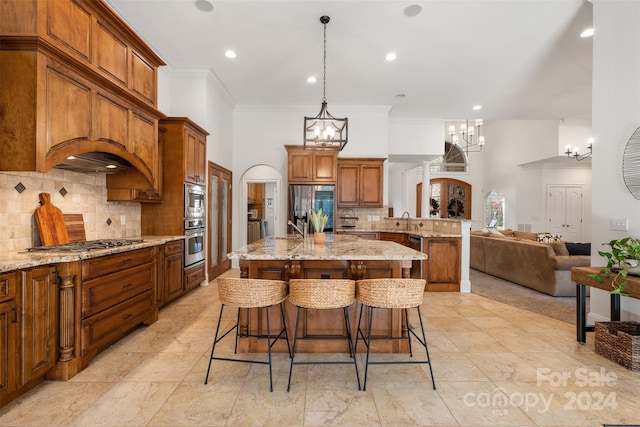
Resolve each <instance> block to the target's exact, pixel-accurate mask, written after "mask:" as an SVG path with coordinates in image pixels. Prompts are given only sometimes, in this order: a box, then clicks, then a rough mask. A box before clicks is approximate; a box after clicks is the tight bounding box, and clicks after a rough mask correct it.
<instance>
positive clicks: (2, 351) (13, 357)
mask: <svg viewBox="0 0 640 427" xmlns="http://www.w3.org/2000/svg"><path fill="white" fill-rule="evenodd" d="M16 283H17V275H16V273H15V272H11V273H4V274H0V406H2V405H4V404H5V403H6V402H8V401H9V400H10V395H11V393H13V392H14V391H15V390H16V388H17V386H18V371H19V369H20V365H19V362H20V356H19V355H20V349H19V346H18V328H19V325H20V323H19V318H18V304H17V302H16Z"/></svg>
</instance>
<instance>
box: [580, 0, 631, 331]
mask: <svg viewBox="0 0 640 427" xmlns="http://www.w3.org/2000/svg"><path fill="white" fill-rule="evenodd" d="M593 3H594V5H593V21H594V28H595V36H594V38H593V61H594V64H593V136H594V138H595V140H596V142H595V143H594V148H593V159H592V171H593V200H592V227H591V235H592V239H591V240H592V242H593V245H592V247H591V263H592V265H603V263H604V261H603V259H602V258H601V257H600V256H598V254H597V250H598V249H599V244H598V243H601V242H608V241H610V240H611V239H616V238H621V237H624V236H628V235H630V236H633V237H640V200H637V199H635V198H634V197H633V196H632V195H631V194H630V193H629V191H627V188H626V187H625V185H624V181H623V178H622V173H621V166H622V155H623V152H624V148H625V146H626V143H627V141H628V139H629V137H630V136H631V135H632V134H633V132H634V131H635V129H636V127H637V126H638V125H639V124H640V1H637V0H634V1H625V2H611V1H604V0H594V1H593ZM612 217H616V218H620V217H626V218H628V219H629V231H627V232H618V231H611V230H610V229H609V219H610V218H612ZM622 309H623V313H622V318H623V320H624V319H635V320H640V301H638V300H634V299H631V298H622ZM590 310H591V312H590V314H589V317H590V320H591V321H593V320H596V321H597V320H604V319H608V318H609V295H608V294H607V293H606V292H603V291H598V290H597V289H596V290H593V291H592V293H591V304H590Z"/></svg>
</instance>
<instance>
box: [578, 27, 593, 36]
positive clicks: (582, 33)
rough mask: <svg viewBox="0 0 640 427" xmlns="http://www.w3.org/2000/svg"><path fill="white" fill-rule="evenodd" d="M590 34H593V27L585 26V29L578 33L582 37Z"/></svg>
mask: <svg viewBox="0 0 640 427" xmlns="http://www.w3.org/2000/svg"><path fill="white" fill-rule="evenodd" d="M591 36H593V28H587V29H586V30H584V31H583V32H581V33H580V37H582V38H585V37H591Z"/></svg>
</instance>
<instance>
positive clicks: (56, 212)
mask: <svg viewBox="0 0 640 427" xmlns="http://www.w3.org/2000/svg"><path fill="white" fill-rule="evenodd" d="M40 204H41V205H42V206H40V207H39V208H37V209H36V211H35V214H34V215H35V217H36V222H37V223H38V229H39V230H40V241H41V242H42V245H43V246H52V245H61V244H64V243H69V235H68V234H67V227H66V226H65V225H64V217H63V216H62V211H61V210H60V209H58V208H57V207H55V206H54V205H53V204H52V203H51V195H50V194H49V193H40Z"/></svg>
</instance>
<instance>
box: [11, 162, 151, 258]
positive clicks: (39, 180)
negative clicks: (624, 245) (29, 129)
mask: <svg viewBox="0 0 640 427" xmlns="http://www.w3.org/2000/svg"><path fill="white" fill-rule="evenodd" d="M16 187H17V189H16ZM18 190H22V192H19V191H18ZM40 193H49V194H51V203H53V204H54V205H55V206H56V207H57V208H59V209H60V210H62V212H63V213H65V214H78V213H81V214H83V216H84V225H85V232H86V235H87V240H95V239H118V238H127V237H135V236H139V235H140V230H141V226H140V203H136V202H107V186H106V174H104V173H102V174H84V173H77V172H71V171H65V170H59V169H51V170H50V171H49V172H47V173H40V172H0V246H1V247H0V252H5V251H7V252H8V251H15V250H21V249H26V248H29V247H32V246H37V245H39V244H40V235H39V231H38V225H37V224H36V221H35V217H34V215H33V213H34V212H35V210H36V209H37V208H38V207H39V206H40V199H39V197H38V195H39V194H40ZM63 194H64V195H63ZM109 220H111V221H110V222H111V224H110V225H109V224H108V221H109Z"/></svg>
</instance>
